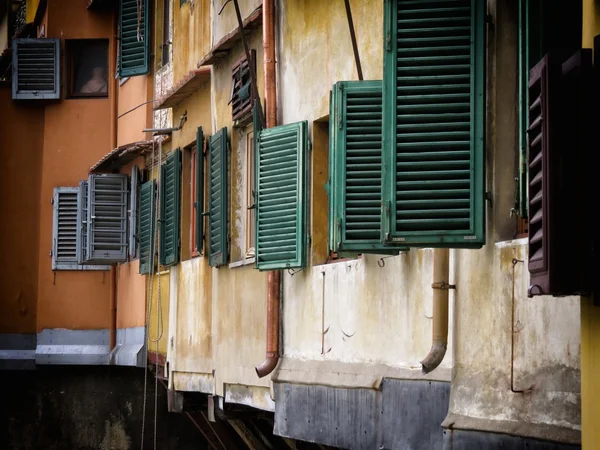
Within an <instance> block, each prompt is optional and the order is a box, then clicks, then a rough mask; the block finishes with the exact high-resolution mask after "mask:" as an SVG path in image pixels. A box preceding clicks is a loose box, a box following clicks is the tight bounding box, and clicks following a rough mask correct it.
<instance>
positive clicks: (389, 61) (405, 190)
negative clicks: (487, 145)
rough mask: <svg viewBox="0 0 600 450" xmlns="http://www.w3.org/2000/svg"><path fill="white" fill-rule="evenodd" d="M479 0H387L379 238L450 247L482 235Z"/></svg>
mask: <svg viewBox="0 0 600 450" xmlns="http://www.w3.org/2000/svg"><path fill="white" fill-rule="evenodd" d="M485 3H486V2H484V1H482V0H439V1H413V0H393V1H390V2H389V3H388V7H387V8H386V17H385V20H386V27H387V30H386V38H387V39H386V41H387V45H386V54H385V56H384V88H383V89H384V96H383V98H384V118H383V124H384V130H385V133H386V134H385V136H384V165H385V167H389V168H390V170H384V180H383V181H384V191H383V199H384V202H385V207H384V213H385V214H386V217H385V221H384V224H383V225H384V229H383V230H382V237H383V239H384V241H386V242H395V243H402V244H407V245H409V246H432V247H456V248H477V247H480V246H481V245H483V244H484V243H485V210H484V201H485V200H484V198H485V195H484V189H485V186H484V169H485V165H484V115H485V98H484V89H485V85H484V84H485V78H484V73H485V58H484V56H485V55H484V52H485V42H484V41H485V39H484V37H485V21H484V19H485ZM388 201H389V214H387V212H388V203H387V202H388Z"/></svg>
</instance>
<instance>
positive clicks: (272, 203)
mask: <svg viewBox="0 0 600 450" xmlns="http://www.w3.org/2000/svg"><path fill="white" fill-rule="evenodd" d="M307 134H308V123H307V122H306V121H304V122H297V123H292V124H288V125H281V126H278V127H274V128H265V129H263V130H262V131H261V132H260V136H259V139H258V149H257V150H258V151H257V160H256V163H257V169H258V170H257V180H256V188H257V195H256V267H257V268H258V269H259V270H276V269H286V268H290V269H291V268H302V267H305V266H306V253H307V247H308V231H307V226H306V215H307V213H306V209H307V192H306V189H307V185H308V180H307V178H306V173H307V172H306V165H307V156H308V136H307Z"/></svg>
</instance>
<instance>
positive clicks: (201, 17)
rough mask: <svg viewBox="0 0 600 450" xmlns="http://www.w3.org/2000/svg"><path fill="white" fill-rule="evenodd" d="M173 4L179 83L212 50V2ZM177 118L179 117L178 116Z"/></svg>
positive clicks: (174, 53) (175, 55) (175, 56)
mask: <svg viewBox="0 0 600 450" xmlns="http://www.w3.org/2000/svg"><path fill="white" fill-rule="evenodd" d="M179 3H180V2H179V1H178V0H176V1H174V2H173V7H174V11H173V13H174V14H173V32H174V36H175V40H174V44H173V45H174V47H173V75H174V80H175V82H176V83H177V82H178V81H179V80H181V79H182V78H183V76H185V75H186V74H187V73H188V72H189V71H190V70H196V68H197V67H196V66H197V63H198V61H199V60H200V59H201V58H202V57H203V56H204V55H206V54H207V53H208V52H209V50H210V48H211V43H210V30H211V23H210V3H211V2H210V0H196V1H194V2H186V3H184V4H183V5H181V6H180V5H179ZM176 117H177V115H176Z"/></svg>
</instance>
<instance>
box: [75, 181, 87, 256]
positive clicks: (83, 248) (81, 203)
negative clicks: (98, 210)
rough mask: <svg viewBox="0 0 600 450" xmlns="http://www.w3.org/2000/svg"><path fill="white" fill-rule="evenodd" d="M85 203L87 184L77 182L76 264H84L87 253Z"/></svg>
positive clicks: (85, 182)
mask: <svg viewBox="0 0 600 450" xmlns="http://www.w3.org/2000/svg"><path fill="white" fill-rule="evenodd" d="M87 203H88V182H87V180H82V181H80V182H79V191H78V192H77V263H78V264H85V263H86V259H87V258H86V254H87V253H86V252H87Z"/></svg>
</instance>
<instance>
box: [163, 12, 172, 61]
mask: <svg viewBox="0 0 600 450" xmlns="http://www.w3.org/2000/svg"><path fill="white" fill-rule="evenodd" d="M162 26H163V39H162V65H163V66H166V65H167V64H169V61H170V59H171V0H163V24H162Z"/></svg>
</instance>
